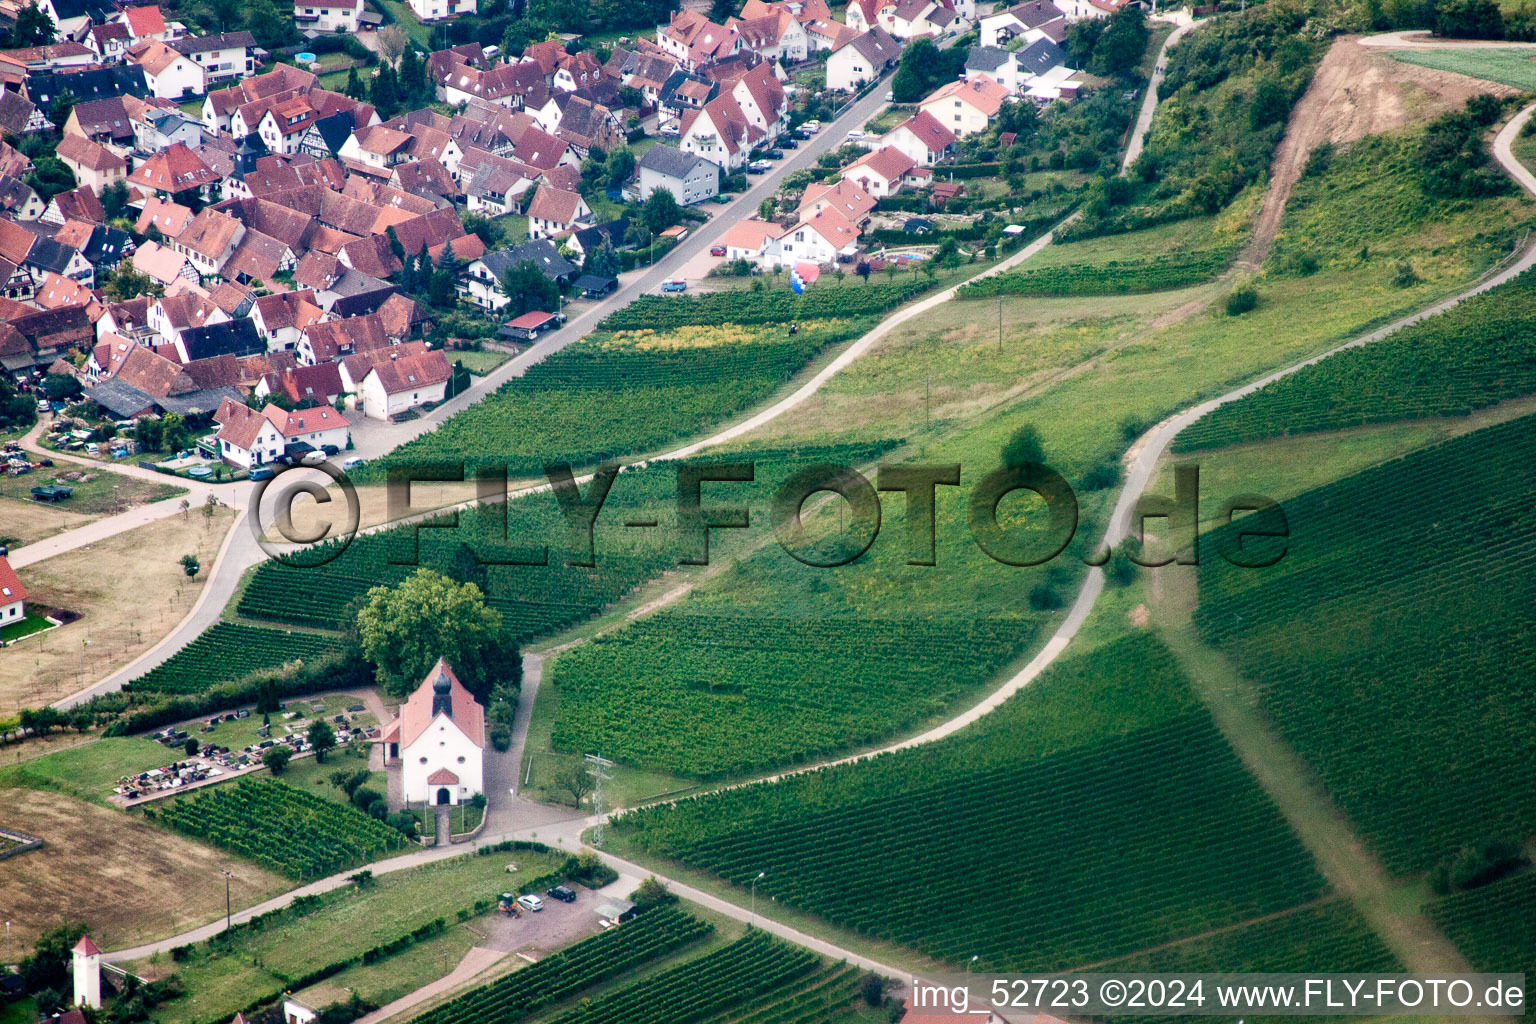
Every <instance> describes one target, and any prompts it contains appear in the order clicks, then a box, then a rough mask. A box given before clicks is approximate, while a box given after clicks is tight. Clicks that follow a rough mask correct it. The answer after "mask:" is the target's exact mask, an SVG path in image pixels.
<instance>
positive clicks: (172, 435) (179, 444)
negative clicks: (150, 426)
mask: <svg viewBox="0 0 1536 1024" xmlns="http://www.w3.org/2000/svg"><path fill="white" fill-rule="evenodd" d="M160 425H161V427H162V428H163V432H164V436H163V441H164V443H165V450H166V451H170V452H179V451H181V450H182V449H183V448H185V447H186V446H187V442H189V441H190V440H191V439H192V431H191V430H189V429H188V428H187V421H186V419H185V417H183V416H182V415H181V413H179V412H168V413H166V414H165V416H164V417H163V418H162V419H161V420H160Z"/></svg>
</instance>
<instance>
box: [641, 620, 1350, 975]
mask: <svg viewBox="0 0 1536 1024" xmlns="http://www.w3.org/2000/svg"><path fill="white" fill-rule="evenodd" d="M611 835H612V836H613V837H614V839H615V840H616V841H618V842H619V843H621V844H622V845H623V846H624V847H625V848H629V849H633V850H634V851H636V852H644V853H649V854H653V855H658V856H661V857H664V858H668V859H670V860H674V861H678V862H681V863H682V864H684V865H686V866H689V867H693V868H697V869H701V870H703V871H706V872H708V873H710V874H712V875H716V876H719V877H720V878H723V879H725V880H726V881H729V882H732V883H734V884H736V885H743V886H744V885H746V884H748V883H749V882H750V881H751V879H753V878H755V877H756V876H757V874H758V873H759V872H765V873H766V877H764V878H763V879H762V880H761V881H760V882H758V884H757V888H758V897H759V899H764V898H765V897H766V898H772V899H775V900H778V901H779V902H782V903H785V904H788V905H790V906H792V907H794V908H796V909H799V910H803V911H808V912H810V913H814V914H817V915H818V916H821V917H824V918H826V919H828V920H830V921H832V922H834V923H836V924H839V925H842V926H844V927H847V928H850V929H852V930H855V931H858V932H859V933H860V934H863V935H866V936H872V937H876V938H881V939H887V940H891V941H895V942H898V943H901V944H903V945H905V946H908V947H911V948H913V949H915V950H918V951H919V952H921V953H924V954H926V955H928V956H932V957H935V958H937V959H940V960H945V961H949V962H952V963H961V962H965V961H966V960H968V959H969V958H970V957H971V956H973V955H975V956H979V957H980V958H981V959H980V961H979V962H978V968H982V969H994V970H1062V969H1070V968H1073V967H1076V966H1080V965H1083V964H1087V963H1092V962H1095V961H1098V960H1103V959H1107V958H1110V957H1115V956H1121V955H1125V954H1127V953H1129V952H1132V951H1134V950H1137V949H1141V948H1144V947H1147V946H1150V945H1155V944H1159V943H1162V942H1166V941H1169V940H1171V939H1173V938H1175V937H1178V936H1182V935H1191V934H1196V933H1199V932H1202V931H1205V930H1207V929H1211V928H1219V927H1224V926H1227V925H1231V924H1235V923H1238V922H1241V921H1244V920H1246V919H1248V918H1251V917H1255V916H1258V915H1262V914H1267V913H1271V912H1274V911H1277V910H1280V909H1284V908H1286V907H1290V906H1294V905H1296V904H1298V903H1301V902H1305V901H1307V900H1310V899H1312V898H1315V897H1316V896H1317V895H1319V894H1320V892H1321V890H1322V887H1323V883H1322V880H1321V879H1320V878H1319V877H1318V875H1317V873H1316V871H1315V870H1314V869H1313V867H1312V865H1311V862H1310V860H1309V858H1308V857H1307V855H1306V853H1305V851H1303V850H1302V849H1301V847H1300V845H1299V844H1298V843H1297V842H1296V840H1295V839H1294V837H1293V836H1292V835H1291V833H1290V831H1289V830H1288V829H1287V828H1286V826H1285V824H1284V823H1283V821H1282V820H1281V819H1280V817H1279V815H1278V814H1277V812H1276V811H1275V809H1274V808H1273V806H1272V805H1271V804H1270V803H1269V801H1268V800H1267V799H1266V798H1265V796H1264V795H1263V794H1262V793H1261V792H1260V791H1259V790H1258V788H1257V787H1256V786H1255V785H1254V783H1253V782H1252V781H1251V780H1250V779H1249V778H1248V776H1247V775H1246V773H1245V772H1244V771H1243V769H1242V767H1241V765H1240V764H1239V763H1238V761H1237V759H1236V758H1235V756H1234V755H1233V754H1232V752H1231V750H1230V748H1228V747H1227V745H1226V743H1225V741H1223V740H1222V738H1221V736H1220V735H1219V734H1218V733H1217V732H1216V730H1215V728H1214V727H1213V726H1212V724H1211V722H1210V718H1209V716H1208V714H1207V713H1206V712H1205V711H1204V710H1203V709H1202V708H1200V707H1199V706H1198V704H1196V703H1195V701H1194V698H1193V696H1192V694H1191V693H1190V691H1189V688H1188V683H1187V681H1186V680H1185V679H1184V677H1183V675H1182V673H1181V672H1180V670H1179V669H1178V667H1177V665H1176V664H1175V663H1174V661H1173V659H1172V656H1171V655H1170V654H1168V652H1167V651H1166V650H1165V649H1164V648H1162V647H1161V645H1159V644H1157V643H1156V642H1155V641H1153V640H1151V639H1150V638H1147V637H1137V638H1134V639H1130V640H1125V641H1119V642H1117V643H1114V644H1111V645H1109V646H1107V647H1104V648H1101V649H1100V650H1098V651H1095V652H1093V653H1092V656H1091V657H1082V658H1076V659H1072V660H1069V661H1067V662H1065V663H1061V664H1059V665H1057V666H1053V667H1052V669H1051V670H1050V672H1048V673H1047V675H1046V676H1045V677H1043V678H1042V679H1041V680H1040V681H1039V682H1038V683H1037V684H1035V685H1032V686H1031V687H1029V688H1028V689H1026V690H1025V691H1024V692H1023V693H1021V694H1020V695H1019V696H1018V697H1015V698H1014V699H1013V700H1011V701H1010V702H1009V703H1008V704H1007V705H1005V706H1004V707H1003V708H1002V709H1000V710H998V711H997V712H994V713H993V714H992V715H989V716H987V718H985V719H983V720H982V721H981V722H980V723H978V724H977V725H976V726H973V727H972V728H971V729H969V730H967V731H965V732H964V733H962V734H960V735H959V736H956V737H954V738H951V739H948V740H944V741H940V742H939V743H935V744H928V745H925V746H923V747H920V748H915V749H912V750H909V751H902V752H899V753H896V754H892V755H887V756H885V757H880V758H876V759H874V760H873V761H867V762H860V763H857V764H849V765H840V766H838V767H835V768H828V769H821V770H818V771H814V772H811V773H808V774H805V775H801V776H795V777H793V778H789V779H784V780H781V781H779V782H775V783H769V784H757V785H753V786H747V787H742V788H738V789H733V790H728V791H725V792H721V793H716V794H712V795H708V796H704V797H699V798H696V799H690V800H685V801H683V802H681V803H678V804H674V805H670V806H665V807H655V808H646V809H641V810H638V811H632V812H629V813H627V814H625V815H623V816H621V817H620V818H619V820H618V823H617V824H616V826H615V827H614V829H613V830H612V832H611ZM957 836H963V837H965V841H964V842H963V843H957V842H956V837H957ZM1004 849H1005V850H1008V851H1009V856H1008V857H1007V858H1002V859H1000V858H998V856H997V851H998V850H1004ZM939 892H942V893H943V894H944V901H945V908H946V909H945V912H944V913H943V914H934V913H932V903H933V898H934V894H935V893H939Z"/></svg>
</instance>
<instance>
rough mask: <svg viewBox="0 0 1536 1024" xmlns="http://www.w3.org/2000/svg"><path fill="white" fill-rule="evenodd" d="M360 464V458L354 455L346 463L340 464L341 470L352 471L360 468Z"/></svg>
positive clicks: (361, 462)
mask: <svg viewBox="0 0 1536 1024" xmlns="http://www.w3.org/2000/svg"><path fill="white" fill-rule="evenodd" d="M362 464H363V460H362V459H361V458H359V457H358V456H356V455H354V456H352V457H351V458H350V459H348V460H347V461H346V462H343V463H342V464H341V468H342V469H345V470H353V469H358V468H360V467H361V466H362Z"/></svg>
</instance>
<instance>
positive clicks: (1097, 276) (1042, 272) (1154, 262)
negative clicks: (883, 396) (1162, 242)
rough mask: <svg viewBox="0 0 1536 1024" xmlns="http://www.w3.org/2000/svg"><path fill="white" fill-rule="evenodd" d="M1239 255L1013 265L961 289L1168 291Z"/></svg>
mask: <svg viewBox="0 0 1536 1024" xmlns="http://www.w3.org/2000/svg"><path fill="white" fill-rule="evenodd" d="M1234 255H1236V253H1235V251H1234V250H1233V249H1232V248H1231V247H1228V246H1224V247H1222V248H1217V249H1200V250H1195V251H1193V252H1176V253H1170V254H1168V255H1165V256H1160V257H1156V258H1152V259H1131V260H1110V261H1109V262H1106V263H1098V264H1066V265H1062V266H1056V267H1040V268H1038V269H1022V270H1011V271H1008V272H1007V273H1004V274H996V275H994V276H992V277H987V278H983V279H982V280H980V281H976V282H974V283H971V284H967V285H965V286H963V287H962V288H961V289H960V298H962V299H978V298H985V297H990V296H993V295H1029V296H1052V295H1065V296H1085V295H1132V294H1137V293H1140V292H1160V291H1169V290H1171V289H1174V288H1184V287H1187V286H1189V285H1192V284H1199V283H1200V282H1202V281H1209V280H1211V279H1212V278H1214V277H1216V276H1217V275H1219V274H1220V273H1221V272H1222V271H1223V270H1225V269H1226V267H1227V264H1228V263H1230V262H1231V261H1232V257H1233V256H1234Z"/></svg>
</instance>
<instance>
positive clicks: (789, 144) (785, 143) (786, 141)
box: [779, 133, 800, 149]
mask: <svg viewBox="0 0 1536 1024" xmlns="http://www.w3.org/2000/svg"><path fill="white" fill-rule="evenodd" d="M779 148H780V149H799V148H800V143H798V142H796V141H795V136H794V134H793V133H791V134H789V135H786V136H784V137H783V138H782V139H780V140H779Z"/></svg>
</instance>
